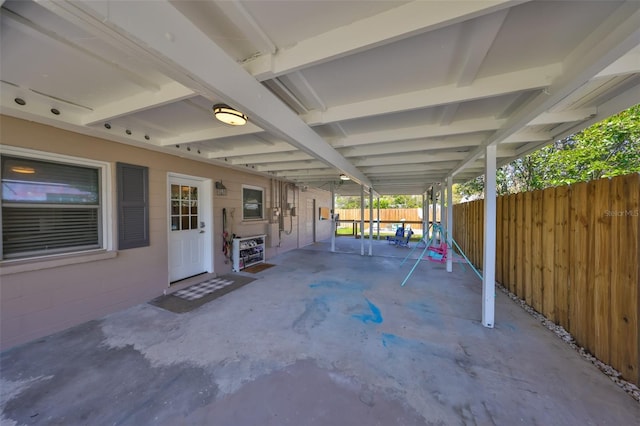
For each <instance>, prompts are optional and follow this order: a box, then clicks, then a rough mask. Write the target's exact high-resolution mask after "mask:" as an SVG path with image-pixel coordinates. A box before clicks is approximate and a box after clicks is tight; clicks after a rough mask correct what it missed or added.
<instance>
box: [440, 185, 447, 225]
mask: <svg viewBox="0 0 640 426" xmlns="http://www.w3.org/2000/svg"><path fill="white" fill-rule="evenodd" d="M440 225H442V229H447V228H446V227H447V215H446V214H445V210H444V185H443V184H440Z"/></svg>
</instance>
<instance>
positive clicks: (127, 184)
mask: <svg viewBox="0 0 640 426" xmlns="http://www.w3.org/2000/svg"><path fill="white" fill-rule="evenodd" d="M116 174H117V175H118V177H117V180H118V249H119V250H124V249H130V248H135V247H146V246H148V245H149V168H148V167H143V166H135V165H132V164H125V163H117V164H116Z"/></svg>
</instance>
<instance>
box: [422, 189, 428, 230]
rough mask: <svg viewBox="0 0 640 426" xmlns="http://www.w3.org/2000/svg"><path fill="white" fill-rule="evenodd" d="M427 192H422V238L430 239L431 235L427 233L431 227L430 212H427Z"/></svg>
mask: <svg viewBox="0 0 640 426" xmlns="http://www.w3.org/2000/svg"><path fill="white" fill-rule="evenodd" d="M425 194H426V193H425V192H423V193H422V238H424V240H425V241H427V240H428V239H429V236H428V235H427V230H428V229H429V213H428V212H427V207H426V206H427V201H426V197H425Z"/></svg>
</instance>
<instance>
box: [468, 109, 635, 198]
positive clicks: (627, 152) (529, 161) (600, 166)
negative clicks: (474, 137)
mask: <svg viewBox="0 0 640 426" xmlns="http://www.w3.org/2000/svg"><path fill="white" fill-rule="evenodd" d="M637 172H640V104H639V105H636V106H634V107H631V108H629V109H627V110H625V111H622V112H620V113H618V114H616V115H613V116H611V117H609V118H607V119H606V120H603V121H601V122H599V123H596V124H594V125H592V126H591V127H588V128H586V129H585V130H583V131H581V132H579V133H576V134H573V135H571V136H569V137H567V138H565V139H561V140H558V141H556V142H554V143H553V144H551V145H548V146H545V147H544V148H542V149H540V150H538V151H535V152H532V153H531V154H528V155H526V156H524V157H521V158H519V159H517V160H515V161H513V162H511V163H509V164H507V165H505V166H503V167H501V168H500V169H498V170H497V173H496V191H497V193H498V195H502V194H510V193H516V192H522V191H532V190H536V189H544V188H548V187H552V186H559V185H567V184H572V183H577V182H585V181H589V180H593V179H600V178H605V177H614V176H619V175H625V174H629V173H637ZM457 191H458V193H459V194H460V195H461V196H463V197H464V198H467V199H469V198H480V197H481V196H482V194H483V191H484V176H479V177H477V178H476V179H472V180H470V181H468V182H465V183H464V184H461V185H459V186H458V187H457Z"/></svg>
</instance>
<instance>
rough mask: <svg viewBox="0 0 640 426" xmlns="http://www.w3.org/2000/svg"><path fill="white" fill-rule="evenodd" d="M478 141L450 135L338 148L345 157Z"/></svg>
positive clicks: (433, 148) (465, 146) (429, 148)
mask: <svg viewBox="0 0 640 426" xmlns="http://www.w3.org/2000/svg"><path fill="white" fill-rule="evenodd" d="M479 143H480V140H479V139H478V138H469V137H468V136H467V137H464V136H463V137H450V138H447V139H435V140H434V139H414V140H410V141H400V142H389V143H378V144H375V145H359V146H352V147H347V148H339V149H338V150H339V151H340V152H341V153H342V155H344V156H345V157H347V158H350V157H360V156H363V155H384V154H400V153H407V152H423V151H435V150H440V149H442V150H445V149H456V148H468V147H475V146H477V145H478V144H479Z"/></svg>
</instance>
